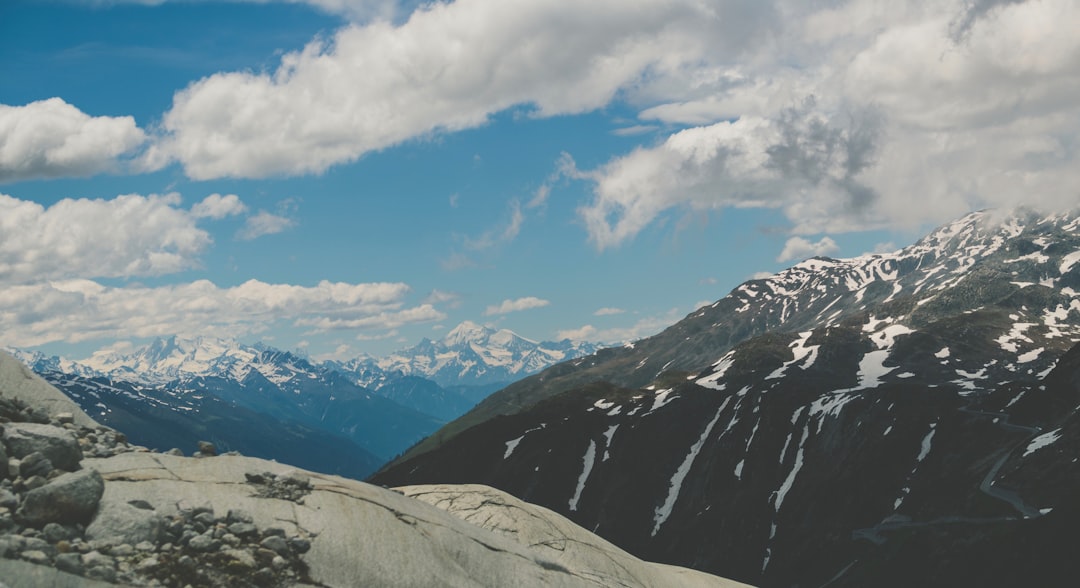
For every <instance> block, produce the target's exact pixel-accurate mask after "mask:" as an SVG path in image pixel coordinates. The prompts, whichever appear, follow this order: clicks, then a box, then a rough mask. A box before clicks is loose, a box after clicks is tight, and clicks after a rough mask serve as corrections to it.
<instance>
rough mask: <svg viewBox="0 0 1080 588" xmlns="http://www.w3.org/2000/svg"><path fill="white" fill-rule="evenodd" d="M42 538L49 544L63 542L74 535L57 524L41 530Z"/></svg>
mask: <svg viewBox="0 0 1080 588" xmlns="http://www.w3.org/2000/svg"><path fill="white" fill-rule="evenodd" d="M41 535H42V537H43V538H44V539H45V540H46V541H48V542H49V543H57V542H59V541H65V540H68V539H71V538H72V537H74V536H75V535H74V533H72V532H71V529H68V528H67V527H65V526H63V525H61V524H59V523H49V524H47V525H45V526H44V527H42V528H41Z"/></svg>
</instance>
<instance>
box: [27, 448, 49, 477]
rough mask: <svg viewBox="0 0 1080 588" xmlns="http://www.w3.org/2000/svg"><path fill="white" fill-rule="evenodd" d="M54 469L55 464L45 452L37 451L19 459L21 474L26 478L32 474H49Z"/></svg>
mask: <svg viewBox="0 0 1080 588" xmlns="http://www.w3.org/2000/svg"><path fill="white" fill-rule="evenodd" d="M51 471H53V464H52V462H51V461H49V458H47V457H45V454H44V453H42V452H40V451H35V452H33V453H31V454H30V455H27V456H25V457H23V458H22V459H21V460H19V475H20V476H22V477H23V478H24V479H29V478H31V477H32V476H47V475H49V472H51Z"/></svg>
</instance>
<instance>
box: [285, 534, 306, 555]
mask: <svg viewBox="0 0 1080 588" xmlns="http://www.w3.org/2000/svg"><path fill="white" fill-rule="evenodd" d="M289 547H290V548H292V550H293V551H295V552H296V553H307V552H308V551H310V550H311V541H308V540H307V539H304V538H303V537H289Z"/></svg>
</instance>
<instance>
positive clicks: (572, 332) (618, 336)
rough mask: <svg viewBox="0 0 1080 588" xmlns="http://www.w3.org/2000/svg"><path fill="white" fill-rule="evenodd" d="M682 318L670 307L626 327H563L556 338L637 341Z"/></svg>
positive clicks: (615, 342) (613, 342)
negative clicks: (661, 312) (662, 312)
mask: <svg viewBox="0 0 1080 588" xmlns="http://www.w3.org/2000/svg"><path fill="white" fill-rule="evenodd" d="M680 318H682V317H681V316H680V315H679V309H677V308H672V309H671V310H669V311H667V312H666V313H664V314H660V315H654V316H647V317H643V318H641V319H638V320H637V321H636V322H635V323H634V324H633V325H630V326H628V327H614V328H610V329H597V328H596V327H594V326H592V325H584V326H582V327H579V328H577V329H565V330H562V331H558V332H557V333H556V334H555V336H556V338H557V339H559V340H562V339H570V340H571V341H593V342H601V343H607V344H621V343H629V342H631V341H637V340H639V339H643V338H645V337H649V336H651V335H655V334H657V333H659V332H660V331H662V330H664V329H666V328H667V327H670V326H671V325H673V324H675V322H676V321H678V320H679V319H680Z"/></svg>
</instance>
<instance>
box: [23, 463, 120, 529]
mask: <svg viewBox="0 0 1080 588" xmlns="http://www.w3.org/2000/svg"><path fill="white" fill-rule="evenodd" d="M104 491H105V482H104V480H102V478H101V474H99V473H98V472H97V471H96V470H82V471H78V472H75V473H72V474H64V475H62V476H59V477H57V478H56V479H54V480H53V481H51V482H49V483H48V484H46V485H44V486H42V487H40V488H35V489H33V490H31V491H29V492H27V493H26V498H24V499H23V503H22V506H20V507H19V510H18V511H16V513H15V514H16V516H17V517H18V519H19V520H21V521H23V523H24V524H27V525H30V526H33V527H41V526H43V525H45V524H46V523H60V524H62V525H65V524H74V523H86V522H87V521H89V520H90V518H91V517H92V516H94V512H95V511H96V510H97V507H98V502H99V501H100V500H101V496H102V494H103V493H104Z"/></svg>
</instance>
